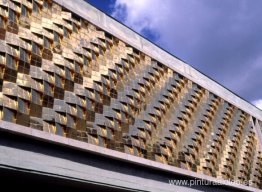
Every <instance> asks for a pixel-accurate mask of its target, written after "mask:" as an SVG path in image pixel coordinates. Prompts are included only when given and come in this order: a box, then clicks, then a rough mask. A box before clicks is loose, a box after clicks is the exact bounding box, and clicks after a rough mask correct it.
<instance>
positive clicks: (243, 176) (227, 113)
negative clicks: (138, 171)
mask: <svg viewBox="0 0 262 192" xmlns="http://www.w3.org/2000/svg"><path fill="white" fill-rule="evenodd" d="M94 17H95V16H94ZM111 27H112V26H111ZM0 118H1V119H2V120H4V121H9V122H13V123H17V124H20V125H24V126H27V127H32V128H34V129H39V130H42V131H46V132H50V133H54V134H57V135H60V136H63V137H69V138H73V139H77V140H81V141H83V142H88V143H91V144H95V145H99V146H103V147H106V148H110V149H113V150H117V151H121V152H123V153H128V154H131V155H135V156H138V157H141V158H146V159H150V160H153V161H158V162H161V163H164V164H169V165H172V166H176V167H181V168H184V169H187V170H191V171H194V172H197V173H201V174H206V175H209V176H213V177H216V178H221V179H227V180H239V181H242V182H245V181H247V180H249V181H252V182H249V183H247V184H248V185H250V186H252V187H257V188H259V187H261V184H262V182H261V177H262V154H261V141H260V136H259V135H258V134H260V132H258V130H259V129H261V125H262V123H261V119H257V118H255V117H254V116H253V115H250V114H248V113H247V112H245V111H244V110H242V109H240V108H239V107H237V106H235V105H233V104H232V103H230V102H229V101H227V100H225V99H223V98H221V97H219V96H218V95H217V94H214V93H213V92H210V91H208V90H207V89H205V88H204V87H202V86H200V85H199V84H198V83H196V82H194V81H192V80H190V79H189V78H187V77H185V76H184V75H183V74H181V73H179V72H178V71H174V69H173V68H170V67H168V65H166V64H165V63H161V62H159V61H158V60H156V59H154V58H152V57H150V56H149V55H147V54H145V53H144V52H142V51H141V50H138V49H136V48H134V47H132V46H130V45H129V44H128V43H127V42H123V41H121V40H120V39H118V38H117V37H115V36H113V35H111V34H110V33H109V32H108V31H104V30H102V29H101V28H99V27H98V26H96V25H94V24H92V23H90V21H88V20H85V19H82V18H80V17H79V16H77V15H76V14H75V13H72V12H71V11H70V10H67V9H66V8H64V7H62V6H61V5H58V4H56V3H55V2H52V1H50V0H44V1H40V0H37V1H36V0H27V1H26V0H0Z"/></svg>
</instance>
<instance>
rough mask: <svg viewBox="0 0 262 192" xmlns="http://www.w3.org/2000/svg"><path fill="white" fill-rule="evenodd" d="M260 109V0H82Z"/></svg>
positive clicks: (261, 48) (261, 16) (261, 90)
mask: <svg viewBox="0 0 262 192" xmlns="http://www.w3.org/2000/svg"><path fill="white" fill-rule="evenodd" d="M86 1H88V2H90V3H91V4H92V5H94V6H95V7H97V8H99V9H101V10H103V11H104V12H106V13H107V14H109V15H111V16H113V17H115V18H116V19H117V20H119V21H121V22H123V23H125V24H126V25H127V26H129V27H131V28H132V29H134V30H135V31H137V32H138V33H140V34H142V35H143V36H145V37H147V38H148V39H150V40H151V41H153V42H154V43H156V44H158V45H159V46H160V47H162V48H164V49H165V50H167V51H169V52H171V53H172V54H174V55H176V56H177V57H179V58H181V59H182V60H184V61H186V62H187V63H188V64H190V65H191V66H193V67H195V68H197V69H198V70H200V71H201V72H203V73H205V74H206V75H207V76H209V77H211V78H212V79H214V80H216V81H217V82H219V83H220V84H222V85H224V86H225V87H227V88H229V89H230V90H231V91H233V92H235V93H236V94H238V95H239V96H241V97H242V98H244V99H246V100H247V101H249V102H252V103H254V104H256V105H257V106H258V107H261V108H262V0H212V1H211V0H86Z"/></svg>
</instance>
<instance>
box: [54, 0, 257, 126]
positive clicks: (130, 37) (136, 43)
mask: <svg viewBox="0 0 262 192" xmlns="http://www.w3.org/2000/svg"><path fill="white" fill-rule="evenodd" d="M54 1H55V2H56V3H58V4H60V5H61V6H63V7H65V8H67V9H68V10H70V11H72V12H74V13H76V14H77V15H79V16H81V17H82V18H84V19H86V20H88V21H90V22H91V23H93V24H95V25H96V26H98V27H100V28H101V29H103V30H105V31H107V32H108V33H111V34H112V35H114V36H115V37H117V38H119V39H120V40H122V41H124V42H125V43H128V44H129V45H131V46H133V47H134V48H136V49H138V50H140V51H142V52H144V53H145V54H147V55H148V56H150V57H152V58H154V59H156V60H157V61H159V62H161V63H163V64H165V65H167V66H168V67H170V68H171V69H173V70H175V71H176V72H178V73H180V74H181V75H183V76H185V77H187V78H188V79H190V80H192V81H193V82H195V83H197V84H199V85H200V86H202V87H203V88H205V89H207V90H209V91H210V92H212V93H214V94H216V95H218V96H219V97H221V98H222V99H224V100H226V101H228V102H229V103H231V104H233V105H235V106H236V107H239V108H240V109H242V110H243V111H245V112H247V113H249V114H250V115H252V116H253V117H256V118H258V119H259V120H261V121H262V111H261V110H259V109H258V108H256V107H255V106H253V105H251V104H250V103H248V102H247V101H245V100H243V99H241V98H240V97H238V96H236V95H235V94H234V93H232V92H230V91H229V90H227V89H226V88H224V87H223V86H221V85H220V84H218V83H217V82H215V81H213V80H212V79H210V78H208V77H207V76H205V75H203V74H202V73H200V72H199V71H197V70H196V69H194V68H193V67H191V66H190V65H188V64H186V63H185V62H183V61H181V60H179V59H177V58H176V57H174V56H172V55H171V54H169V53H167V52H166V51H164V50H162V49H161V48H159V47H157V46H156V45H154V44H153V43H151V42H150V41H148V40H146V39H145V38H143V37H141V36H140V35H139V34H137V33H135V32H134V31H132V30H131V29H129V28H128V27H126V26H124V25H123V24H121V23H119V22H118V21H116V20H114V19H113V18H111V17H109V16H107V15H106V14H105V13H103V12H101V11H99V10H98V9H96V8H95V7H93V6H91V5H90V4H88V3H86V2H85V1H83V0H54Z"/></svg>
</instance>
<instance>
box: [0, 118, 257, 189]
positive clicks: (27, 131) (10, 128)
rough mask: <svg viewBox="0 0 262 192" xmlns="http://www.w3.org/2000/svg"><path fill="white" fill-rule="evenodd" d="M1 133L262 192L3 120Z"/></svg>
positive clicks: (1, 159) (0, 159)
mask: <svg viewBox="0 0 262 192" xmlns="http://www.w3.org/2000/svg"><path fill="white" fill-rule="evenodd" d="M0 131H3V132H8V133H14V134H18V135H21V136H26V137H29V138H33V139H36V140H39V141H45V142H49V143H54V144H57V145H61V146H65V147H69V148H72V149H78V150H81V151H84V152H87V153H93V154H99V155H101V156H104V157H107V158H112V159H117V160H120V161H124V162H129V163H132V164H136V165H142V166H145V167H150V168H151V169H156V170H161V171H164V172H169V173H174V174H179V175H183V176H186V177H188V178H194V179H198V180H207V181H210V182H213V183H223V184H225V185H226V186H227V187H231V188H232V190H238V189H239V190H243V191H257V192H261V191H262V190H260V189H256V188H253V187H249V186H245V185H240V184H238V183H233V182H228V181H227V180H221V179H217V178H214V177H211V176H208V175H204V174H199V173H196V172H192V171H190V170H186V169H182V168H178V167H174V166H170V165H166V164H163V163H160V162H156V161H151V160H148V159H144V158H140V157H136V156H134V155H130V154H126V153H122V152H118V151H115V150H111V149H107V148H104V147H100V146H96V145H93V144H90V143H85V142H81V141H77V140H74V139H70V138H65V137H61V136H58V135H54V134H52V133H48V132H43V131H39V130H36V129H31V128H29V127H25V126H22V125H17V124H14V123H10V122H6V121H2V120H0ZM4 159H5V158H4V156H3V158H1V155H0V162H1V161H3V162H2V165H9V164H10V162H9V161H4ZM11 165H12V166H13V164H11ZM26 165H28V166H29V167H26V168H27V169H29V168H30V167H31V165H30V164H26ZM17 168H24V167H22V164H18V166H17ZM38 168H40V167H38ZM42 168H43V169H45V168H44V167H41V169H42ZM35 171H38V170H35ZM164 184H165V183H163V185H164ZM147 185H148V186H150V185H151V184H150V182H149V184H147ZM165 186H167V189H168V191H169V190H170V184H168V183H166V185H165ZM181 187H182V186H181ZM188 190H189V189H188ZM189 191H190V190H189Z"/></svg>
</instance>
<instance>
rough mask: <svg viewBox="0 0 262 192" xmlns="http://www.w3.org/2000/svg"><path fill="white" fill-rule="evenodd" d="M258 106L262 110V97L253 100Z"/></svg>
mask: <svg viewBox="0 0 262 192" xmlns="http://www.w3.org/2000/svg"><path fill="white" fill-rule="evenodd" d="M252 103H253V104H254V105H255V106H256V107H257V108H259V109H261V110H262V99H258V100H255V101H253V102H252Z"/></svg>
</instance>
